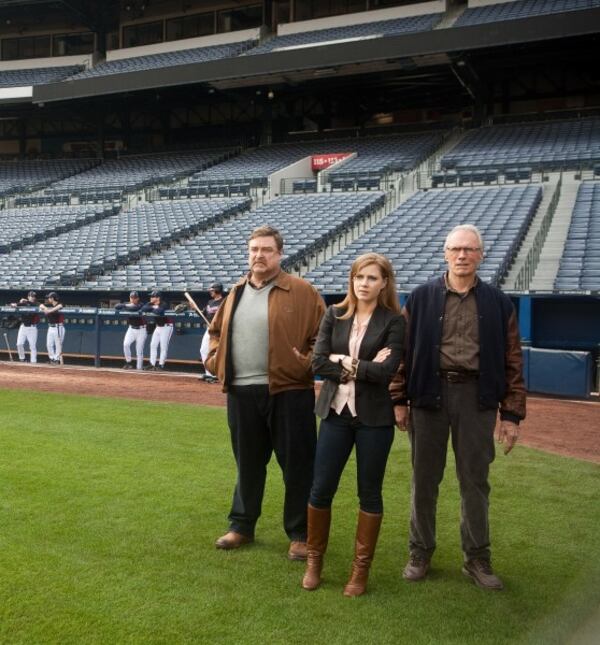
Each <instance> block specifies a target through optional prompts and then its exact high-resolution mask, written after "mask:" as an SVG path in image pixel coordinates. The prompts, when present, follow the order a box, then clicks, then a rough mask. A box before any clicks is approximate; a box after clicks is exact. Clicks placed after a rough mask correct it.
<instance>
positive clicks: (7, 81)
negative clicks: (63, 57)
mask: <svg viewBox="0 0 600 645" xmlns="http://www.w3.org/2000/svg"><path fill="white" fill-rule="evenodd" d="M83 69H84V68H83V67H82V66H81V65H66V66H64V67H37V68H34V69H7V70H0V87H26V86H29V85H43V84H44V83H55V82H56V81H61V80H63V79H64V78H67V77H69V76H72V75H73V74H77V73H78V72H80V71H82V70H83Z"/></svg>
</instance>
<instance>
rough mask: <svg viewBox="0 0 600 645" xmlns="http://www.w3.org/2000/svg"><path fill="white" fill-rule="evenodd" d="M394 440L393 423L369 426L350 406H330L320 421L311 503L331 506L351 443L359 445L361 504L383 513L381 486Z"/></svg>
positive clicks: (368, 510)
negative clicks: (332, 407)
mask: <svg viewBox="0 0 600 645" xmlns="http://www.w3.org/2000/svg"><path fill="white" fill-rule="evenodd" d="M393 441H394V426H366V425H364V424H362V423H361V422H360V421H359V420H358V418H356V417H352V415H351V414H350V412H349V411H348V409H347V408H344V410H343V411H342V414H341V415H340V414H337V413H336V412H334V411H333V410H331V412H330V413H329V415H328V416H327V418H326V419H323V420H322V421H321V426H320V430H319V439H318V441H317V455H316V457H315V476H314V480H313V485H312V489H311V492H310V504H311V506H314V507H315V508H329V507H330V506H331V502H332V500H333V497H334V495H335V493H336V491H337V488H338V485H339V482H340V478H341V476H342V472H343V470H344V467H345V466H346V462H347V461H348V457H350V453H351V452H352V447H353V446H354V445H356V471H357V472H356V474H357V481H358V498H359V500H360V508H361V510H363V511H365V512H367V513H383V498H382V496H381V489H382V486H383V476H384V474H385V467H386V464H387V458H388V455H389V454H390V448H391V447H392V442H393Z"/></svg>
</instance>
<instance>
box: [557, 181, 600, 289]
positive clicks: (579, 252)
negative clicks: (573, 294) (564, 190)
mask: <svg viewBox="0 0 600 645" xmlns="http://www.w3.org/2000/svg"><path fill="white" fill-rule="evenodd" d="M554 288H555V289H559V290H575V291H577V290H593V291H598V290H600V182H587V181H586V182H583V183H582V184H581V186H580V187H579V191H578V193H577V200H576V202H575V207H574V208H573V217H572V219H571V224H570V226H569V232H568V234H567V239H566V241H565V247H564V250H563V254H562V258H561V260H560V266H559V269H558V273H557V276H556V279H555V281H554Z"/></svg>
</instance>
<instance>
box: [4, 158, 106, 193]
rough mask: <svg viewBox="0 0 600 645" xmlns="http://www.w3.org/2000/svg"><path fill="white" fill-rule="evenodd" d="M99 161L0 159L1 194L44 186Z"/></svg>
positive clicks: (81, 170)
mask: <svg viewBox="0 0 600 645" xmlns="http://www.w3.org/2000/svg"><path fill="white" fill-rule="evenodd" d="M97 163H98V161H97V160H95V159H53V160H47V161H0V196H2V195H10V194H13V193H16V192H24V191H31V190H37V189H39V188H43V187H44V186H47V185H48V184H50V183H51V182H53V181H58V180H60V179H62V178H63V177H69V176H70V175H74V174H76V173H79V172H83V171H85V170H86V169H88V168H91V167H92V166H94V165H95V164H97Z"/></svg>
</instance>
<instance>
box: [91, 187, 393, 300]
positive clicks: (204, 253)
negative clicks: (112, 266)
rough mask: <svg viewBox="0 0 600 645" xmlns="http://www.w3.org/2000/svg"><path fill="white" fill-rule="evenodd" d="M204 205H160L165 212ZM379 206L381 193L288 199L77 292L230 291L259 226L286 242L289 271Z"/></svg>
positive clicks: (113, 273)
mask: <svg viewBox="0 0 600 645" xmlns="http://www.w3.org/2000/svg"><path fill="white" fill-rule="evenodd" d="M203 201H205V200H194V201H191V202H185V201H184V202H175V201H173V202H160V204H162V205H163V207H164V208H166V209H169V208H176V207H177V206H178V205H181V204H195V203H202V202H203ZM206 201H207V202H208V203H210V202H211V201H212V200H206ZM382 204H383V194H381V193H352V194H329V193H327V194H323V193H321V194H317V195H298V196H295V195H294V196H292V195H287V196H285V197H280V198H278V199H275V200H273V201H272V202H269V203H268V204H266V205H264V206H262V207H260V208H258V209H257V210H255V211H251V212H248V213H245V214H244V215H242V216H241V217H238V218H234V219H228V220H226V221H225V222H223V223H221V224H220V225H219V226H215V227H211V228H209V229H207V230H206V231H204V232H202V233H200V234H199V235H197V236H196V237H194V238H192V239H190V240H189V241H185V242H183V243H181V244H178V245H176V246H173V247H172V248H169V249H167V250H165V251H162V252H161V253H158V254H153V255H151V256H149V257H146V258H143V259H141V260H140V262H138V263H136V264H129V265H128V266H126V267H123V268H121V269H118V270H116V271H112V272H111V273H107V274H106V275H102V276H98V277H96V278H94V279H93V280H90V281H88V282H86V283H84V284H82V285H81V286H82V287H84V288H91V289H102V290H111V289H129V288H133V287H140V288H149V287H152V286H157V287H159V288H164V289H172V290H181V289H207V288H208V286H209V285H210V284H211V283H212V282H214V281H215V280H217V281H219V282H222V283H223V284H225V285H231V284H233V283H234V282H236V281H237V280H238V279H239V277H240V276H241V275H243V273H244V271H245V270H246V269H247V263H248V257H247V253H248V251H247V248H248V246H247V239H248V235H249V233H250V231H252V230H253V229H254V228H256V227H257V226H260V225H263V224H270V225H271V226H275V227H276V228H278V229H279V230H280V231H281V233H282V235H283V238H284V240H285V246H284V253H285V259H284V265H285V264H287V265H293V264H295V263H297V262H300V261H301V259H302V258H303V257H304V256H305V255H306V254H310V253H312V252H314V251H316V250H317V249H319V248H321V247H322V246H323V245H324V244H326V243H327V242H328V241H329V240H330V239H331V237H332V236H334V235H336V234H338V233H340V232H342V231H344V230H346V229H347V228H348V227H350V226H352V225H354V224H355V223H356V222H357V221H359V220H360V219H361V218H362V217H364V216H365V215H367V214H368V213H370V212H373V211H375V210H377V209H378V208H380V207H381V205H382Z"/></svg>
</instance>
